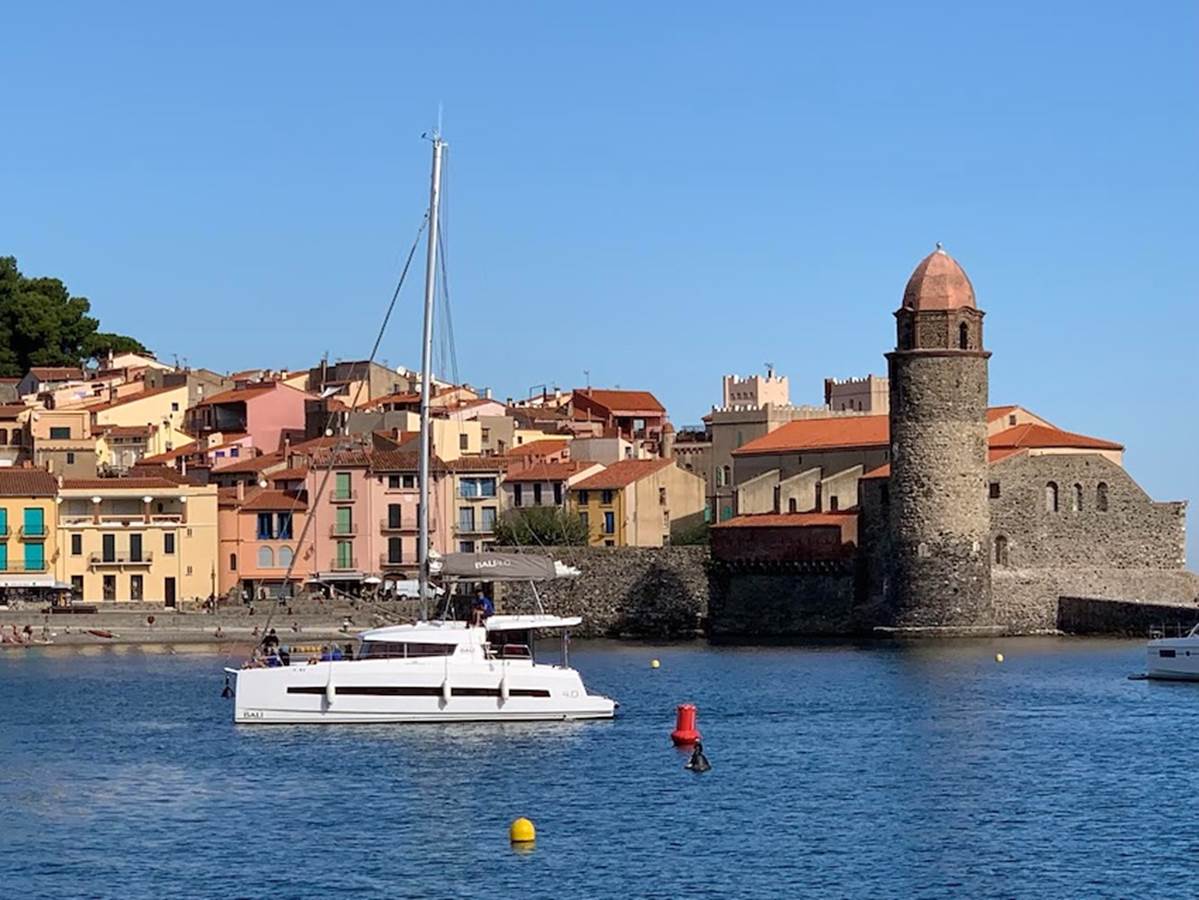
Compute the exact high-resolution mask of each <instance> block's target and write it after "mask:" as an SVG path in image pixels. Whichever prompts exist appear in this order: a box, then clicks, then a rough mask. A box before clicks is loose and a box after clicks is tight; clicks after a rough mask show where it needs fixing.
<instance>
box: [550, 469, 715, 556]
mask: <svg viewBox="0 0 1199 900" xmlns="http://www.w3.org/2000/svg"><path fill="white" fill-rule="evenodd" d="M570 499H571V503H570V507H571V509H572V510H574V511H575V512H577V513H578V514H579V515H580V516H582V517H583V519H584V522H585V523H586V525H587V530H588V538H587V543H588V544H589V545H590V546H592V547H661V546H663V545H665V544H669V543H670V539H671V533H672V532H673V531H676V530H678V529H680V528H689V527H694V526H696V525H698V524H700V523H701V522H703V520H704V502H705V500H704V481H703V479H702V478H700V477H699V476H697V475H693V474H691V473H690V472H684V471H683V470H682V469H680V468H679V467H678V466H677V465H675V463H674V461H673V460H670V459H627V460H621V461H620V462H616V463H613V464H612V465H610V466H608V467H607V468H606V469H604V470H603V471H602V472H599V473H597V474H595V475H592V476H590V477H589V478H585V479H583V480H582V481H579V482H577V483H576V484H574V485H572V486H571V488H570Z"/></svg>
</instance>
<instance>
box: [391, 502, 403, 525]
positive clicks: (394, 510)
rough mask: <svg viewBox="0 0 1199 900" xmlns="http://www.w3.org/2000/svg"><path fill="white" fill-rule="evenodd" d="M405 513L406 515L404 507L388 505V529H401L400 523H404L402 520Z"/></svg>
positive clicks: (395, 504) (393, 504)
mask: <svg viewBox="0 0 1199 900" xmlns="http://www.w3.org/2000/svg"><path fill="white" fill-rule="evenodd" d="M403 513H404V510H403V507H401V506H400V504H398V503H388V504H387V527H388V528H399V527H400V523H401V522H402V521H403V518H402V517H403Z"/></svg>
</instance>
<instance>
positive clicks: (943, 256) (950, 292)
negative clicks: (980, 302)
mask: <svg viewBox="0 0 1199 900" xmlns="http://www.w3.org/2000/svg"><path fill="white" fill-rule="evenodd" d="M903 305H904V308H905V309H911V310H916V311H921V310H933V309H938V310H941V309H961V308H962V307H969V308H970V309H975V308H976V307H975V306H974V286H973V285H972V284H970V279H969V277H967V275H966V272H965V270H964V269H963V268H962V267H961V266H959V265H958V263H957V260H955V259H954V258H953V257H952V256H950V255H949V254H948V253H946V252H945V250H944V249H943V248H942V247H941V245H940V244H939V243H938V244H937V249H936V250H934V251H933V252H932V253H930V254H929V255H928V256H926V257H924V259H922V260H920V263H919V265H917V266H916V270H915V271H914V272H912V277H911V278H909V279H908V286H907V287H906V288H904V290H903Z"/></svg>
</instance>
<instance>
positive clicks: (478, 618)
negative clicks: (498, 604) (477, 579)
mask: <svg viewBox="0 0 1199 900" xmlns="http://www.w3.org/2000/svg"><path fill="white" fill-rule="evenodd" d="M471 607H472V608H473V610H474V619H473V624H475V625H482V624H483V623H484V622H486V621H487V620H488V619H489V618H490V617H491V616H494V615H495V604H494V603H492V602H491V598H490V597H488V596H487V595H486V594H485V593H483V589H482V588H479V589H478V590H477V591H475V602H474V603H472V604H471Z"/></svg>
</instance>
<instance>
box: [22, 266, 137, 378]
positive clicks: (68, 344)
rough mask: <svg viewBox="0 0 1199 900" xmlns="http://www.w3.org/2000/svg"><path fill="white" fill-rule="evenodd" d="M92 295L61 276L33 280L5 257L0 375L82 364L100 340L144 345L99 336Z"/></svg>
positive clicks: (110, 342)
mask: <svg viewBox="0 0 1199 900" xmlns="http://www.w3.org/2000/svg"><path fill="white" fill-rule="evenodd" d="M90 312H91V304H90V303H89V302H88V300H87V298H86V297H72V296H71V294H70V291H68V290H67V287H66V285H65V284H63V283H62V282H61V281H60V280H59V279H57V278H28V277H26V276H25V275H22V274H21V270H20V269H18V268H17V260H16V259H15V258H14V257H12V256H2V257H0V375H2V376H8V377H14V376H20V375H23V374H25V372H27V371H28V370H29V368H30V367H31V366H78V365H81V364H82V363H83V362H84V361H85V360H86V359H88V358H90V357H91V356H92V355H93V351H94V350H95V348H96V347H97V346H99V345H98V344H97V343H96V342H97V339H98V338H102V339H103V341H101V343H102V344H103V345H104V346H105V348H107V347H108V346H114V347H115V346H118V345H119V346H122V347H123V346H133V345H136V346H137V347H141V344H140V343H138V342H137V341H135V340H133V339H132V338H126V337H124V336H122V335H115V334H103V335H99V334H97V329H98V328H99V325H100V323H99V321H97V320H96V319H95V317H93V316H90V315H88V313H90Z"/></svg>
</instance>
